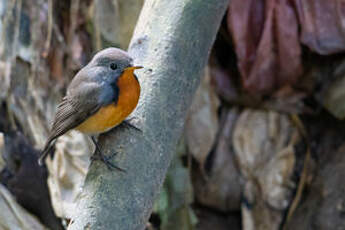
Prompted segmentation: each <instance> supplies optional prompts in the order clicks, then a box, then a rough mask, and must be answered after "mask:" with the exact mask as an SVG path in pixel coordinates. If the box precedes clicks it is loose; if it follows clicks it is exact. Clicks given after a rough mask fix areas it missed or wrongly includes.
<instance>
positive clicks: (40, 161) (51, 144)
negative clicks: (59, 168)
mask: <svg viewBox="0 0 345 230" xmlns="http://www.w3.org/2000/svg"><path fill="white" fill-rule="evenodd" d="M54 145H55V138H49V139H48V141H47V143H46V145H45V146H44V149H43V150H42V152H41V156H40V157H39V158H38V164H39V165H43V162H44V160H45V159H46V157H47V156H48V153H49V152H50V150H51V149H52V148H53V147H54Z"/></svg>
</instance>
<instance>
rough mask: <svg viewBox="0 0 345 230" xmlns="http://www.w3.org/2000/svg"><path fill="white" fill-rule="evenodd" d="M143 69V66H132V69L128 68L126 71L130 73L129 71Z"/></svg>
mask: <svg viewBox="0 0 345 230" xmlns="http://www.w3.org/2000/svg"><path fill="white" fill-rule="evenodd" d="M142 68H144V67H142V66H131V67H127V68H126V69H125V71H128V70H136V69H142Z"/></svg>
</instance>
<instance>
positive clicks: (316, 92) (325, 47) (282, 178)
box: [0, 0, 345, 230]
mask: <svg viewBox="0 0 345 230" xmlns="http://www.w3.org/2000/svg"><path fill="white" fill-rule="evenodd" d="M143 3H144V0H73V1H72V0H59V1H57V0H0V36H1V39H0V80H1V81H0V210H1V211H0V229H1V230H12V229H24V230H40V229H47V228H48V229H52V230H55V229H65V228H66V226H67V225H68V222H69V219H70V217H71V214H72V213H73V210H74V208H75V204H76V201H77V199H78V195H79V194H80V188H81V186H82V184H83V180H84V178H85V175H86V172H87V168H88V164H89V157H90V154H91V153H92V152H93V149H92V148H93V145H92V144H91V143H89V141H88V139H87V138H85V137H84V136H82V135H81V134H80V133H78V132H73V131H72V132H70V133H68V134H66V135H64V136H63V137H61V138H59V141H58V142H57V144H56V148H55V151H54V157H53V158H50V159H47V162H46V166H45V167H39V166H38V165H37V158H38V155H39V150H40V149H42V147H43V145H44V141H45V140H46V137H47V132H48V130H49V127H50V122H51V121H52V118H53V115H54V112H55V109H56V106H57V104H58V103H59V101H60V100H61V98H62V96H63V95H64V93H65V90H66V86H67V85H68V83H69V82H70V81H71V79H72V77H73V76H74V75H75V74H76V72H77V71H78V70H79V69H80V68H82V67H83V66H84V65H85V64H86V63H87V62H88V61H89V60H90V58H91V57H92V55H93V54H94V53H95V52H96V51H98V50H100V49H102V48H105V47H109V46H115V47H120V48H122V49H127V47H128V44H129V42H130V39H131V35H132V32H133V29H134V28H135V24H136V21H137V18H138V16H139V13H140V10H141V7H142V5H143ZM171 10H174V9H171ZM157 23H159V22H157ZM198 26H207V25H198ZM344 51H345V2H344V1H343V0H313V1H303V0H230V1H229V8H228V10H227V13H226V15H225V16H224V19H223V22H222V25H221V27H220V29H219V32H218V34H217V39H216V41H215V44H214V47H213V49H212V52H211V56H210V60H209V64H208V66H207V67H205V71H204V77H203V80H202V82H201V84H200V86H199V88H198V90H197V92H196V95H195V97H194V100H193V103H192V105H191V107H190V111H189V114H188V117H187V118H186V123H185V131H184V133H183V135H182V136H181V140H180V143H179V146H178V148H177V152H176V154H175V158H174V159H173V161H172V163H171V166H170V169H169V172H168V174H167V177H166V180H165V183H164V187H163V189H162V191H161V193H160V195H159V197H158V198H157V201H156V203H155V206H154V211H153V213H152V215H151V218H150V222H149V223H148V224H147V229H149V230H159V229H160V230H209V229H212V230H226V229H231V230H242V229H243V230H302V229H303V230H304V229H310V230H311V229H313V230H314V229H315V230H329V229H331V230H344V229H345V183H344V178H345V123H344V121H343V119H344V118H345V55H344ZM114 189H116V188H114Z"/></svg>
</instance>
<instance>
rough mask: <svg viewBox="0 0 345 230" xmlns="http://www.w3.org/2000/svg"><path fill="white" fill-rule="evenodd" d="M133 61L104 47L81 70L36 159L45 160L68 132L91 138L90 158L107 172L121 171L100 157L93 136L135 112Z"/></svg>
mask: <svg viewBox="0 0 345 230" xmlns="http://www.w3.org/2000/svg"><path fill="white" fill-rule="evenodd" d="M140 68H143V67H141V66H133V59H132V58H131V57H130V56H129V55H128V53H127V52H125V51H123V50H120V49H117V48H107V49H104V50H102V51H100V52H98V53H97V54H96V55H95V56H94V57H93V58H92V60H91V61H90V62H89V63H88V64H87V65H86V66H85V67H84V68H82V69H81V70H80V71H79V72H78V73H77V74H76V76H75V77H74V78H73V80H72V81H71V83H70V85H69V86H68V88H67V93H66V96H65V97H64V98H63V99H62V102H61V103H60V104H59V105H58V108H57V112H56V114H55V118H54V122H53V126H52V128H51V131H50V133H49V137H48V140H47V142H46V144H45V147H44V149H43V151H42V153H41V156H40V158H39V161H38V162H39V164H40V165H42V162H43V161H44V159H45V158H46V156H47V154H48V153H49V150H50V149H51V148H52V147H53V146H54V144H55V141H56V139H57V138H58V137H59V136H61V135H63V134H65V133H66V132H67V131H69V130H71V129H76V130H78V131H80V132H82V133H85V134H88V135H91V139H92V141H93V143H94V144H95V146H96V150H95V153H94V156H93V158H92V159H98V160H101V161H103V162H104V163H105V164H106V165H107V167H108V168H109V169H111V168H117V169H119V170H122V169H121V168H119V167H117V166H115V165H114V164H111V163H110V162H109V161H108V159H107V158H105V156H104V155H103V153H102V151H101V149H100V147H99V146H98V144H97V142H96V140H95V137H94V135H97V134H100V133H104V132H107V131H109V130H110V129H112V128H114V127H115V126H117V125H119V124H121V123H122V122H125V123H126V124H127V125H129V126H130V127H133V128H136V127H135V126H133V125H131V124H130V123H129V122H128V121H126V120H125V119H126V118H127V117H128V115H129V114H130V113H131V112H132V111H133V110H134V109H135V107H136V106H137V104H138V101H139V97H140V84H139V81H138V78H137V77H136V76H135V74H134V70H136V69H140Z"/></svg>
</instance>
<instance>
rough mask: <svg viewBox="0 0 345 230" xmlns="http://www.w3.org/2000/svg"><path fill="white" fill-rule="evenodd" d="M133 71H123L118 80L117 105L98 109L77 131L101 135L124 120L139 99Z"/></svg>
mask: <svg viewBox="0 0 345 230" xmlns="http://www.w3.org/2000/svg"><path fill="white" fill-rule="evenodd" d="M133 71H134V70H127V71H125V72H124V73H123V74H122V75H121V77H120V78H119V79H118V81H117V86H118V88H119V97H118V101H117V103H116V104H115V103H112V104H110V105H107V106H105V107H102V108H101V109H99V110H98V112H97V113H95V114H94V115H92V116H91V117H89V118H88V119H86V120H85V121H84V122H83V123H81V124H80V125H79V126H78V127H76V129H77V130H79V131H81V132H83V133H87V134H97V133H103V132H106V131H108V130H110V129H111V128H113V127H115V126H117V125H119V124H120V123H121V122H122V121H123V120H125V119H126V117H127V116H128V115H129V114H130V113H131V112H132V111H133V110H134V109H135V107H136V106H137V104H138V101H139V97H140V85H139V82H138V80H137V79H136V77H135V76H134V74H133Z"/></svg>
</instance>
